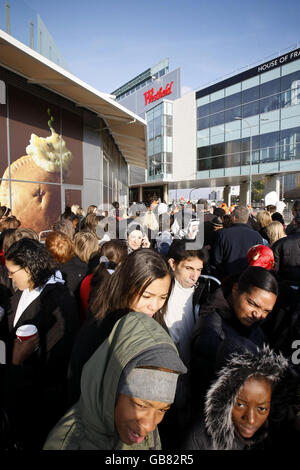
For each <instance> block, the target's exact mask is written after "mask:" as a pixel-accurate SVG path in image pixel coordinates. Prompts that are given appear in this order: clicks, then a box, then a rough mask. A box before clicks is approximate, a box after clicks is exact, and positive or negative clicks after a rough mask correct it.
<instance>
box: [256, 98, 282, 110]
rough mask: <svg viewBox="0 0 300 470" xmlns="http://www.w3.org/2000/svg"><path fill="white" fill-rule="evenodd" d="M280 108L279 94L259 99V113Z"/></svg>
mask: <svg viewBox="0 0 300 470" xmlns="http://www.w3.org/2000/svg"><path fill="white" fill-rule="evenodd" d="M279 108H280V95H273V96H269V97H268V98H264V99H262V100H260V113H261V114H263V113H268V112H269V111H273V110H274V109H279Z"/></svg>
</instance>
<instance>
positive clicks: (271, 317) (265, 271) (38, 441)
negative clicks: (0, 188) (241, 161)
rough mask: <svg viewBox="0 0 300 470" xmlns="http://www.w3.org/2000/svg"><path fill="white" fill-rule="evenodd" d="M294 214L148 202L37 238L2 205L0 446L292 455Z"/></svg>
mask: <svg viewBox="0 0 300 470" xmlns="http://www.w3.org/2000/svg"><path fill="white" fill-rule="evenodd" d="M292 215H293V219H292V221H291V222H290V223H289V224H288V225H287V224H286V223H285V221H284V219H283V216H282V214H281V213H280V212H278V211H277V208H276V206H271V205H269V206H267V207H265V208H263V209H261V210H259V211H257V212H256V211H254V210H253V209H252V208H251V207H248V206H247V207H246V206H245V207H244V206H241V205H240V206H237V205H233V206H231V207H230V208H227V206H226V204H225V203H223V204H218V205H216V206H211V205H210V203H209V201H207V200H205V199H200V200H198V203H197V204H183V203H180V204H173V205H168V204H166V203H165V202H161V201H159V200H158V199H157V198H154V199H153V200H152V201H150V202H146V203H145V204H138V203H133V204H131V205H130V207H129V208H128V209H125V208H121V207H120V205H119V203H118V202H117V201H115V202H114V203H113V204H112V206H111V208H110V210H108V211H102V210H101V209H100V208H98V206H96V205H91V206H89V208H88V209H87V211H86V212H85V211H84V210H83V208H81V207H79V206H78V205H73V206H72V207H66V209H65V211H64V213H63V214H61V215H60V216H59V217H58V219H57V221H56V222H55V224H54V225H53V227H49V230H48V231H47V232H46V233H40V234H38V233H36V232H35V231H34V230H32V229H31V228H30V227H23V226H22V220H18V219H16V217H14V215H13V213H12V211H11V210H10V208H7V207H3V206H1V207H0V294H1V296H0V341H1V342H0V346H4V347H5V361H2V363H0V383H1V388H0V390H1V392H0V421H1V423H0V448H1V449H7V450H42V449H44V450H97V449H98V450H129V449H132V450H145V449H148V450H150V449H152V450H163V451H173V450H174V451H175V450H177V451H178V450H182V451H185V450H249V449H250V450H252V449H253V450H256V449H266V450H269V449H276V448H278V446H281V448H284V449H293V448H295V446H296V443H297V442H298V440H299V437H300V366H299V364H300V244H299V240H300V201H295V202H294V205H293V208H292ZM33 217H34V214H33ZM199 233H201V234H202V237H200V240H201V245H200V246H199V236H198V234H199ZM26 325H27V326H28V325H34V326H35V327H36V330H37V331H36V332H35V333H34V334H32V335H31V336H29V337H28V338H25V337H23V336H22V335H21V333H20V329H19V328H20V327H24V326H26ZM297 348H298V349H297Z"/></svg>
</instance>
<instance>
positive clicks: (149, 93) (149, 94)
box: [144, 82, 174, 106]
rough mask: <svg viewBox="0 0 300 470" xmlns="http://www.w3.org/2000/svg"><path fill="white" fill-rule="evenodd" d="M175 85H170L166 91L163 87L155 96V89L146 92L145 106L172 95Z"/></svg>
mask: <svg viewBox="0 0 300 470" xmlns="http://www.w3.org/2000/svg"><path fill="white" fill-rule="evenodd" d="M173 83H174V82H171V83H168V84H167V85H166V88H165V89H163V87H162V86H161V87H160V89H159V90H158V92H157V93H155V94H154V88H151V89H150V90H148V91H145V93H144V97H145V106H146V105H147V104H150V103H153V101H157V100H160V99H161V98H163V97H164V96H167V95H170V94H171V93H172V86H173Z"/></svg>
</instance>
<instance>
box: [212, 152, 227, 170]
mask: <svg viewBox="0 0 300 470" xmlns="http://www.w3.org/2000/svg"><path fill="white" fill-rule="evenodd" d="M224 167H225V157H224V155H222V156H219V157H215V158H212V159H211V168H212V170H217V169H218V168H224Z"/></svg>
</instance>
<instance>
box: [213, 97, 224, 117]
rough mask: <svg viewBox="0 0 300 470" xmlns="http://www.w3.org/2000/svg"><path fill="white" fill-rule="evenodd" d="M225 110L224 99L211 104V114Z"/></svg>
mask: <svg viewBox="0 0 300 470" xmlns="http://www.w3.org/2000/svg"><path fill="white" fill-rule="evenodd" d="M223 110H224V98H222V99H221V100H217V101H213V102H212V103H210V112H211V113H217V112H219V111H223Z"/></svg>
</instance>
